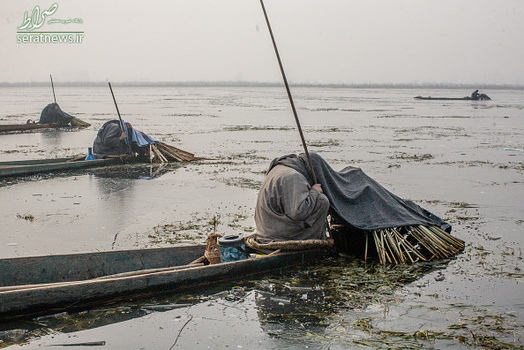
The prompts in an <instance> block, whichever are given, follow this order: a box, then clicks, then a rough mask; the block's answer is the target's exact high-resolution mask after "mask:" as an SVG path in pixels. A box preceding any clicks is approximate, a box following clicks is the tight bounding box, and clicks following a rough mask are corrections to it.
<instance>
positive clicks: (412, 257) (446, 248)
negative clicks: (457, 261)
mask: <svg viewBox="0 0 524 350" xmlns="http://www.w3.org/2000/svg"><path fill="white" fill-rule="evenodd" d="M371 236H372V238H373V240H374V242H375V247H376V249H377V253H378V258H379V261H380V263H381V264H388V263H389V264H391V263H393V264H402V263H414V262H417V261H432V260H439V259H446V258H450V257H452V256H454V255H456V254H457V253H459V252H461V251H462V250H464V241H463V240H461V239H458V238H456V237H453V236H452V235H450V234H449V233H447V232H446V231H444V230H442V229H441V228H440V227H437V226H423V225H416V226H407V227H400V228H396V227H394V228H386V229H380V230H374V231H372V232H371ZM367 243H368V237H366V255H367V248H368V244H367ZM365 258H367V256H365Z"/></svg>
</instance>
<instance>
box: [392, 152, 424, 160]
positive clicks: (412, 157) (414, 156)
mask: <svg viewBox="0 0 524 350" xmlns="http://www.w3.org/2000/svg"><path fill="white" fill-rule="evenodd" d="M389 158H390V159H405V160H414V161H416V162H421V161H424V160H429V159H433V158H434V157H433V155H431V154H429V153H426V154H407V153H404V152H402V153H397V154H395V155H392V156H390V157H389Z"/></svg>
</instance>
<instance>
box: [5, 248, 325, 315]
mask: <svg viewBox="0 0 524 350" xmlns="http://www.w3.org/2000/svg"><path fill="white" fill-rule="evenodd" d="M326 254H327V250H326V249H321V248H320V249H308V250H301V251H287V252H280V253H278V254H275V255H271V256H265V257H258V258H250V259H245V260H239V261H232V262H223V263H220V264H213V265H205V266H191V265H189V266H187V265H186V266H187V267H186V268H177V269H173V270H168V271H159V272H156V273H149V274H143V275H138V276H122V277H118V278H114V279H111V278H105V279H102V278H98V279H88V280H84V281H78V282H79V283H78V284H71V285H67V284H61V283H56V284H55V286H46V287H44V288H38V287H37V288H32V289H23V290H13V291H4V292H0V316H2V318H5V319H13V318H20V317H28V316H34V315H42V314H49V313H50V312H51V313H54V312H58V311H59V310H72V309H82V308H85V307H86V306H87V305H90V304H91V305H94V304H98V303H103V302H104V301H108V300H111V301H115V300H117V299H119V298H125V297H128V296H142V297H143V296H146V295H151V294H156V293H162V292H165V291H169V292H175V291H182V290H188V289H192V290H194V288H195V287H200V286H209V285H212V284H214V283H222V282H227V281H231V280H235V279H239V278H242V277H245V276H253V275H259V274H264V273H267V272H269V271H275V270H281V269H284V268H286V267H289V266H293V265H297V264H300V263H304V262H306V261H309V260H314V259H318V258H320V257H322V256H325V255H326ZM97 287H101V288H97ZM77 295H80V296H81V298H80V299H79V298H78V297H77ZM35 300H36V301H35ZM30 301H35V302H33V303H31V304H29V302H30Z"/></svg>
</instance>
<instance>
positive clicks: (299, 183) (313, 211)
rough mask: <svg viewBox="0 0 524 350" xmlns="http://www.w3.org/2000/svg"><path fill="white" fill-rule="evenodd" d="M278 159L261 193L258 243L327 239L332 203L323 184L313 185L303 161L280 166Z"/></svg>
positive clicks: (257, 213) (257, 222)
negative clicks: (330, 204)
mask: <svg viewBox="0 0 524 350" xmlns="http://www.w3.org/2000/svg"><path fill="white" fill-rule="evenodd" d="M282 158H284V157H281V158H277V159H275V160H273V162H272V163H271V165H270V168H269V172H268V174H267V176H266V178H265V180H264V182H263V183H262V186H261V188H260V191H259V193H258V198H257V204H256V209H255V223H256V234H257V235H256V237H257V238H256V240H257V241H258V242H259V243H270V242H279V241H289V240H308V239H326V238H327V235H326V230H327V215H328V211H329V200H328V198H327V197H326V196H325V195H324V194H323V192H322V187H321V185H320V184H310V182H309V181H308V180H307V179H306V177H305V176H304V175H303V173H304V171H306V170H305V169H296V167H305V165H304V164H303V163H301V162H295V163H294V164H292V165H291V166H290V165H289V164H287V165H284V164H279V160H280V159H282Z"/></svg>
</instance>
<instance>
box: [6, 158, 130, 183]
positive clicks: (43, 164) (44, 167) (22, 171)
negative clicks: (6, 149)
mask: <svg viewBox="0 0 524 350" xmlns="http://www.w3.org/2000/svg"><path fill="white" fill-rule="evenodd" d="M119 163H122V159H121V158H120V157H114V158H113V157H112V158H104V159H95V160H82V158H78V157H77V158H55V159H35V160H23V161H10V162H0V178H2V177H16V176H23V175H31V174H38V173H49V172H57V171H66V170H73V169H83V168H93V167H99V166H106V165H111V164H119Z"/></svg>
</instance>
